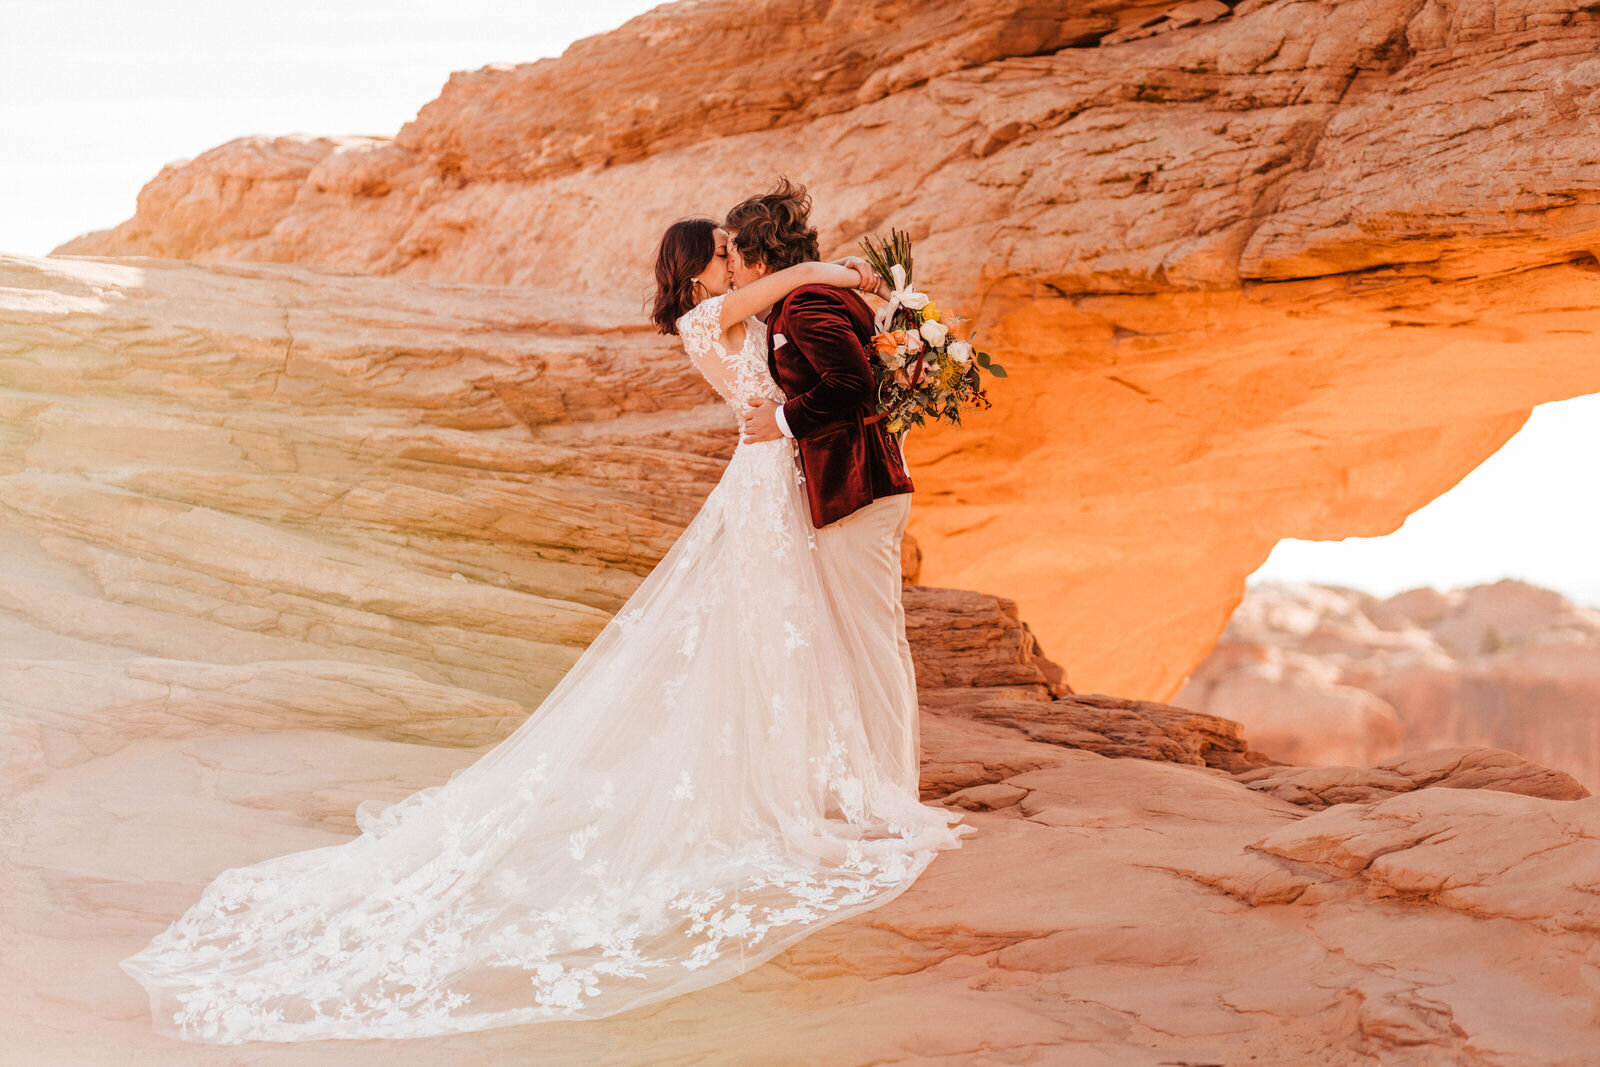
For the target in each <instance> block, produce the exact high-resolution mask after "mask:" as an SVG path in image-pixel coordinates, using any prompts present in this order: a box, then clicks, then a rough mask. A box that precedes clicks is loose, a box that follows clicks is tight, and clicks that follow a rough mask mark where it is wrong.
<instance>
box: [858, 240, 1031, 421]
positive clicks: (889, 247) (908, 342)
mask: <svg viewBox="0 0 1600 1067" xmlns="http://www.w3.org/2000/svg"><path fill="white" fill-rule="evenodd" d="M861 248H862V251H863V252H864V253H865V255H866V259H867V262H868V263H869V264H870V265H871V266H872V269H873V270H874V271H876V272H877V274H878V276H879V277H881V278H882V279H883V280H884V282H885V283H886V284H887V286H888V289H889V303H888V305H887V306H886V307H884V308H882V309H880V310H879V311H878V312H877V316H876V323H877V328H878V333H877V335H876V336H875V337H873V339H872V342H873V348H874V352H873V353H872V354H873V357H874V358H873V359H872V374H873V379H874V381H875V382H876V384H877V390H878V410H879V411H881V412H883V413H884V415H885V416H886V418H887V421H888V428H889V431H890V432H891V433H899V432H900V431H902V430H904V429H906V428H907V427H910V426H921V425H922V424H923V423H924V422H925V421H926V420H928V419H933V420H934V421H938V420H940V419H945V420H947V421H949V422H950V423H952V424H954V425H957V426H959V425H960V424H961V413H962V412H963V411H965V410H971V409H973V408H979V409H981V408H987V407H989V406H990V403H989V396H988V394H987V393H986V392H985V391H984V388H983V379H982V374H983V373H985V372H987V373H988V374H989V375H991V376H993V377H995V378H1004V377H1006V369H1005V368H1004V367H1002V366H1000V364H998V363H996V362H994V360H993V359H991V358H990V357H989V353H987V352H980V351H978V350H977V349H976V348H974V347H973V345H972V342H971V341H970V340H964V339H962V338H958V337H956V336H955V335H954V334H952V333H951V332H950V327H951V325H953V324H955V323H958V322H967V321H968V320H967V319H964V318H960V317H957V316H955V315H953V314H951V313H950V312H948V311H941V310H940V309H939V307H938V306H937V305H936V304H934V303H933V301H932V300H930V299H929V298H928V296H927V294H925V293H919V292H917V291H916V288H915V287H914V286H913V285H912V284H911V236H910V235H909V234H907V233H906V232H905V231H904V230H890V231H889V239H888V240H884V239H883V238H882V237H881V236H880V237H873V236H869V237H867V238H865V239H864V240H863V241H862V242H861Z"/></svg>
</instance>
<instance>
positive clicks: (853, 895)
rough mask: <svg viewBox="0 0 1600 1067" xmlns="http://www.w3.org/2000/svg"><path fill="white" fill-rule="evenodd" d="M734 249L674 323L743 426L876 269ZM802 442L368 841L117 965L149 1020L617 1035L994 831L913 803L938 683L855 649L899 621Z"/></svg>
mask: <svg viewBox="0 0 1600 1067" xmlns="http://www.w3.org/2000/svg"><path fill="white" fill-rule="evenodd" d="M728 257H729V246H728V234H727V233H726V231H724V230H723V229H721V228H720V227H718V226H717V224H716V223H714V222H712V221H710V220H708V219H686V220H683V221H680V222H677V223H674V224H673V225H672V227H670V228H669V229H668V230H667V232H666V234H665V235H664V236H663V238H662V240H661V244H660V247H659V249H658V254H657V263H656V281H657V289H658V291H657V296H656V304H655V311H654V316H653V317H654V319H655V321H656V323H657V325H658V326H659V327H660V328H661V329H662V330H663V332H668V333H676V334H678V335H680V336H681V338H682V340H683V344H684V347H685V349H686V350H687V352H688V355H689V358H690V360H691V361H692V362H693V364H694V366H695V367H696V368H697V369H698V370H699V371H700V373H701V374H703V375H704V376H705V378H706V379H707V380H708V381H709V382H710V383H711V385H712V386H713V387H714V388H715V389H716V391H717V392H718V393H719V394H720V395H721V396H722V397H723V399H724V400H725V401H726V402H727V403H728V404H729V405H730V406H731V407H733V408H734V409H735V410H736V411H744V410H745V409H746V407H747V405H748V404H749V403H750V401H752V400H759V399H760V398H768V399H772V400H776V401H781V400H783V394H782V392H781V391H779V389H778V387H777V386H776V384H775V383H774V382H773V380H772V378H771V376H770V375H769V373H768V370H767V365H766V337H765V327H764V325H763V323H762V321H761V319H760V318H758V317H757V316H758V315H759V314H760V313H761V312H762V311H763V310H764V309H766V308H767V307H769V306H770V305H771V304H772V303H773V302H774V301H776V300H778V299H780V298H781V297H783V296H785V295H786V294H788V293H789V292H790V291H791V290H792V289H794V288H795V287H796V286H799V285H803V284H808V283H811V284H815V283H822V284H827V285H832V286H836V287H841V288H844V287H855V286H859V285H864V284H868V281H869V279H870V274H869V273H868V272H867V271H866V269H865V267H864V266H861V267H860V268H859V269H852V267H850V266H845V265H841V264H831V263H816V262H807V263H802V264H799V265H798V266H794V267H789V268H787V269H785V270H781V271H777V272H774V273H771V274H768V275H766V276H764V277H762V278H760V279H759V280H757V281H754V282H753V283H751V284H749V285H747V286H744V287H740V288H737V289H730V278H731V275H730V273H729V258H728ZM794 449H795V443H794V440H793V439H792V438H788V437H781V438H778V439H776V440H764V441H756V440H741V441H740V443H739V445H738V446H737V447H736V448H735V449H734V452H733V457H732V459H731V460H730V462H729V463H728V466H727V468H726V470H725V471H724V473H723V475H722V478H721V480H720V481H719V482H718V484H717V486H716V488H715V489H713V490H712V492H711V494H710V495H709V496H708V497H707V498H706V500H705V503H704V504H703V506H702V507H701V509H700V511H699V512H698V513H697V514H696V516H695V518H694V519H693V521H692V522H690V524H689V526H688V527H687V528H686V529H685V530H684V532H683V534H682V535H681V536H680V537H679V539H678V541H677V542H676V543H675V544H674V545H673V546H672V548H671V549H670V550H669V551H668V552H667V554H666V555H665V556H664V557H663V558H662V559H661V562H660V563H659V564H658V565H657V566H656V568H655V569H654V570H653V571H651V573H650V574H649V575H648V576H647V577H646V578H645V579H644V581H643V582H642V583H641V584H640V585H639V587H638V588H637V590H636V591H635V592H634V594H633V595H632V597H630V598H629V600H628V601H627V603H626V604H624V605H623V607H622V609H621V610H620V611H619V612H618V613H617V615H616V616H615V617H614V618H613V619H611V620H610V622H608V623H607V624H606V626H605V628H604V629H603V630H602V631H601V632H600V634H599V636H597V637H596V638H595V640H594V642H593V644H592V645H590V647H589V648H588V649H587V650H586V651H585V652H584V653H583V655H582V656H581V657H580V658H579V659H578V661H577V662H576V663H575V664H574V665H573V667H572V668H571V670H570V671H569V672H568V673H567V674H566V675H565V676H564V677H563V678H562V680H561V681H560V683H558V684H557V685H556V687H555V688H554V689H553V690H552V691H551V693H550V694H549V696H548V697H547V698H546V699H545V700H544V701H543V703H541V704H540V705H539V707H538V709H537V710H535V711H534V713H533V714H532V715H531V716H529V718H528V719H527V720H526V721H525V722H524V723H523V724H522V725H521V726H519V727H518V728H517V729H516V730H515V731H514V732H512V733H511V734H510V735H509V736H507V737H506V738H505V740H504V741H502V742H501V743H500V744H499V745H497V746H496V747H495V748H493V749H492V750H490V751H489V752H488V753H486V754H484V755H483V756H482V757H481V758H480V759H478V760H477V761H476V762H474V763H473V764H471V765H469V766H467V767H464V768H462V769H460V770H458V771H456V772H455V773H454V774H453V775H452V776H451V778H450V779H449V781H447V782H445V783H443V784H442V785H437V786H432V787H430V788H427V789H423V790H421V791H420V792H417V793H414V794H412V795H411V796H409V797H407V798H405V799H404V800H401V801H399V802H397V803H394V804H391V805H389V806H387V807H381V806H376V805H374V804H373V802H372V801H367V802H365V803H363V804H362V805H361V806H360V808H359V809H358V811H357V813H356V816H357V823H358V825H359V827H360V830H361V833H360V836H358V837H355V838H353V839H351V840H350V841H347V842H344V843H342V844H339V845H330V846H326V847H322V848H313V849H309V850H306V851H303V852H295V853H290V854H288V855H282V856H277V857H274V858H272V859H268V860H264V861H262V862H259V863H255V864H252V865H250V866H246V867H237V868H233V869H230V870H226V871H223V872H222V873H221V874H220V875H218V876H217V878H216V879H215V880H214V881H213V882H212V883H211V884H210V885H209V886H207V887H206V889H205V890H204V892H203V894H202V895H201V897H200V900H199V901H198V902H197V903H195V904H194V905H193V906H192V907H191V908H190V909H189V910H188V911H187V912H186V913H185V914H184V915H183V916H182V917H181V918H179V919H178V920H177V921H175V922H174V923H173V924H172V925H171V926H170V927H169V928H168V929H166V930H165V931H163V932H162V933H161V934H159V935H157V936H156V937H155V938H154V939H153V940H152V941H151V942H150V944H149V945H148V946H147V947H146V948H144V949H143V950H141V951H140V952H138V953H136V954H135V955H133V956H130V957H129V958H128V959H126V960H124V961H122V967H123V969H124V970H125V971H126V972H127V973H128V974H130V975H131V976H133V977H134V978H135V979H137V980H138V981H139V982H140V983H141V984H142V985H143V986H144V987H145V989H146V991H147V992H148V993H149V996H150V1006H151V1013H152V1017H153V1021H154V1027H155V1029H156V1030H157V1031H159V1032H161V1033H163V1034H167V1035H169V1036H172V1037H176V1038H181V1039H184V1040H188V1041H201V1042H213V1043H219V1044H237V1043H241V1042H245V1041H302V1040H311V1039H318V1038H398V1037H417V1036H424V1035H435V1034H447V1033H456V1032H461V1031H469V1030H482V1029H486V1028H490V1027H498V1026H509V1025H514V1024H519V1023H527V1022H536V1021H541V1020H555V1019H597V1018H601V1017H604V1016H608V1015H613V1014H615V1013H617V1012H621V1011H626V1010H627V1009H630V1008H634V1007H638V1006H640V1005H642V1004H647V1003H652V1002H657V1001H661V1000H664V999H666V998H669V997H673V996H676V995H678V994H681V993H686V992H689V991H691V990H694V989H699V988H702V987H704V986H708V985H712V984H714V983H717V982H722V981H726V980H727V979H729V978H732V977H734V976H736V975H739V974H741V973H743V972H745V971H747V970H749V969H751V968H753V967H756V966H758V965H759V964H761V963H763V962H765V961H766V960H768V959H770V958H771V957H773V956H774V955H776V954H777V953H779V952H780V951H782V950H783V949H784V948H786V947H788V946H789V945H791V944H793V943H794V942H796V941H798V940H800V939H801V938H803V937H805V936H807V935H808V934H811V933H813V932H815V931H816V930H818V929H820V928H821V927H824V926H827V925H829V924H831V923H835V922H838V921H840V920H842V919H846V918H849V917H850V916H853V915H856V914H859V913H861V912H863V911H866V910H868V909H871V908H876V907H879V906H880V905H882V904H884V903H886V902H888V901H890V900H892V899H894V898H895V897H896V896H898V895H899V894H900V893H901V892H903V891H904V890H905V889H906V888H907V887H909V886H910V885H911V883H912V882H913V881H914V880H915V879H916V878H917V876H918V875H919V874H920V873H921V872H922V871H923V870H924V869H925V868H926V867H927V865H928V864H929V863H930V862H931V861H932V860H933V858H934V856H935V854H936V852H937V851H939V850H941V849H946V848H952V847H958V846H959V844H960V841H961V838H962V835H963V834H966V833H971V832H973V828H972V827H970V826H967V825H964V824H961V825H957V823H958V821H959V820H960V818H961V815H960V813H957V812H951V811H948V810H946V809H943V808H937V807H932V806H928V805H924V804H922V803H921V802H920V801H919V799H918V796H917V767H916V758H915V756H916V737H917V732H916V722H915V709H916V702H915V697H914V693H913V692H902V693H890V694H887V697H888V698H890V699H885V694H884V692H883V682H882V678H883V677H884V676H886V674H894V675H895V676H897V677H902V676H903V677H904V684H905V686H907V687H909V686H912V685H913V680H912V678H911V676H910V674H909V672H908V671H905V670H900V671H898V672H885V671H883V670H882V669H879V670H870V669H868V667H867V666H864V665H859V664H853V663H852V661H851V658H850V654H851V652H852V649H851V648H850V647H848V646H849V641H848V636H847V635H849V634H851V633H853V632H855V627H854V625H853V623H852V619H851V612H852V611H855V612H861V611H870V610H881V605H880V606H877V607H875V606H873V605H874V601H873V599H872V596H871V594H870V592H869V591H867V590H855V589H853V588H851V587H841V586H842V585H844V584H845V583H848V582H849V581H850V576H851V574H852V571H851V570H850V569H849V568H833V569H829V568H825V567H822V566H819V563H818V552H817V547H816V539H817V538H816V534H817V532H818V531H816V530H814V529H813V528H812V526H811V520H810V516H809V512H808V510H807V505H806V499H805V494H804V491H803V488H802V486H801V485H800V484H799V478H798V473H797V467H796V463H795V451H794ZM830 583H832V584H831V585H830ZM879 600H880V601H881V597H879ZM878 666H879V667H880V668H881V666H882V665H878ZM868 705H877V706H871V707H869V706H868ZM885 707H888V708H889V709H890V712H889V713H886V712H885V711H884V708H885ZM869 712H870V713H871V716H872V722H871V728H870V730H869V728H868V727H867V725H866V719H867V716H868V713H869ZM886 718H888V719H893V720H898V721H892V722H888V723H886V722H885V720H886ZM908 752H909V754H910V755H909V758H907V756H906V753H908Z"/></svg>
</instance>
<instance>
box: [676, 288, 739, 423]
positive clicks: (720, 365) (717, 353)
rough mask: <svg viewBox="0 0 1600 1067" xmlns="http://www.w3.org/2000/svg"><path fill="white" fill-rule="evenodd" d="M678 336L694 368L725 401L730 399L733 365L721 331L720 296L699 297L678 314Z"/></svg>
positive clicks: (731, 396) (732, 393)
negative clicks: (686, 309) (681, 313)
mask: <svg viewBox="0 0 1600 1067" xmlns="http://www.w3.org/2000/svg"><path fill="white" fill-rule="evenodd" d="M678 336H680V337H682V338H683V348H684V351H686V352H688V353H689V362H691V363H693V364H694V369H695V370H697V371H699V372H700V374H701V376H702V377H704V378H705V380H706V381H708V382H710V383H711V388H713V389H715V390H716V391H717V393H718V394H719V395H721V396H722V398H723V399H724V400H731V399H733V397H734V392H733V374H734V366H733V360H732V358H731V357H730V356H729V355H728V346H727V345H726V343H725V341H726V338H725V337H724V336H723V334H722V297H721V296H714V297H711V298H710V299H709V300H702V301H701V302H700V303H698V304H696V305H695V306H694V307H692V308H690V309H689V310H688V311H687V312H685V313H684V314H683V315H682V316H680V317H679V319H678Z"/></svg>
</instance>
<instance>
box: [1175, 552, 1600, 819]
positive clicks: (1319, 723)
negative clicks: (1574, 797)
mask: <svg viewBox="0 0 1600 1067" xmlns="http://www.w3.org/2000/svg"><path fill="white" fill-rule="evenodd" d="M1175 699H1176V701H1177V703H1179V704H1182V705H1183V706H1184V707H1189V708H1194V709H1196V710H1198V711H1204V712H1207V713H1210V714H1212V715H1220V716H1223V717H1225V718H1229V719H1234V720H1237V721H1239V722H1241V723H1243V724H1244V726H1245V729H1246V730H1247V731H1248V732H1249V735H1250V739H1251V742H1252V743H1253V744H1254V745H1256V746H1257V747H1258V748H1260V749H1261V750H1262V751H1263V752H1265V753H1267V754H1269V755H1271V756H1274V757H1276V758H1278V759H1281V760H1284V761H1287V762H1290V763H1296V764H1308V765H1327V764H1355V765H1366V764H1374V763H1378V762H1380V761H1382V760H1385V759H1388V758H1390V757H1391V756H1394V755H1395V754H1396V753H1398V752H1401V751H1404V750H1413V749H1432V748H1443V747H1447V746H1451V745H1486V746H1490V747H1494V748H1502V749H1509V750H1511V751H1513V752H1516V753H1519V754H1520V755H1522V756H1525V757H1527V758H1528V759H1531V760H1535V761H1537V762H1539V763H1542V764H1544V765H1545V766H1548V767H1555V768H1559V769H1561V770H1563V771H1566V772H1568V773H1570V774H1571V775H1573V776H1574V777H1575V778H1576V779H1577V780H1579V781H1581V782H1583V783H1584V784H1585V785H1586V786H1588V787H1589V788H1590V789H1596V788H1600V610H1595V609H1594V608H1588V607H1584V606H1583V605H1580V604H1574V603H1573V602H1572V601H1570V600H1568V599H1567V598H1566V597H1564V596H1562V595H1561V594H1560V593H1557V592H1555V591H1553V590H1550V589H1541V588H1539V587H1538V586H1535V585H1530V584H1528V583H1526V582H1521V581H1517V580H1514V579H1509V578H1508V579H1504V580H1502V581H1498V582H1494V583H1492V584H1488V585H1477V586H1471V587H1467V588H1461V589H1452V590H1449V591H1443V592H1441V591H1439V590H1436V589H1430V588H1419V589H1412V590H1408V591H1406V592H1404V593H1399V594H1397V595H1395V596H1391V597H1377V596H1373V595H1372V594H1370V593H1364V592H1361V591H1360V590H1356V589H1348V588H1342V587H1338V586H1324V585H1307V584H1300V583H1285V582H1262V583H1259V584H1253V585H1252V586H1251V588H1250V591H1249V593H1248V594H1247V595H1246V597H1245V601H1244V604H1243V605H1242V606H1241V607H1240V608H1239V610H1238V611H1236V612H1235V613H1234V617H1233V618H1232V619H1231V620H1230V621H1229V623H1228V628H1227V630H1225V631H1224V633H1223V635H1222V639H1221V640H1220V641H1218V643H1217V647H1216V648H1215V649H1214V650H1213V651H1212V653H1211V655H1210V656H1208V657H1207V658H1206V661H1205V662H1204V663H1202V664H1201V665H1200V667H1199V668H1198V669H1197V670H1196V671H1195V673H1194V676H1193V677H1192V678H1190V680H1189V682H1188V683H1187V684H1186V685H1185V686H1184V687H1183V689H1182V690H1181V691H1180V692H1179V693H1178V695H1177V697H1176V698H1175Z"/></svg>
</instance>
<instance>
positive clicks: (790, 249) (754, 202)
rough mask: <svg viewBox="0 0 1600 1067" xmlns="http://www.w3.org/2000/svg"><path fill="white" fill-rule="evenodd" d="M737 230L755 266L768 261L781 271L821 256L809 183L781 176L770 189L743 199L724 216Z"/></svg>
mask: <svg viewBox="0 0 1600 1067" xmlns="http://www.w3.org/2000/svg"><path fill="white" fill-rule="evenodd" d="M724 223H725V225H726V226H727V227H728V229H730V230H732V231H733V234H734V237H733V244H734V247H735V248H737V249H738V250H739V255H740V257H741V258H743V260H744V261H745V262H746V263H748V264H750V265H751V266H757V265H761V264H765V265H766V268H767V270H769V271H779V270H782V269H783V268H785V267H792V266H794V265H795V264H796V263H804V262H806V261H807V260H813V259H820V258H821V257H820V256H819V255H818V253H817V231H816V230H814V229H812V227H811V197H810V196H809V195H807V193H806V187H805V186H803V185H796V184H795V183H793V182H791V181H790V180H789V179H788V178H779V179H778V184H777V185H776V186H774V187H773V188H772V190H771V191H770V192H766V193H762V194H761V195H760V196H752V197H751V198H750V199H748V200H742V201H740V202H739V203H737V204H735V205H734V206H733V207H732V209H730V210H729V211H728V217H727V218H726V219H725V220H724Z"/></svg>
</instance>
